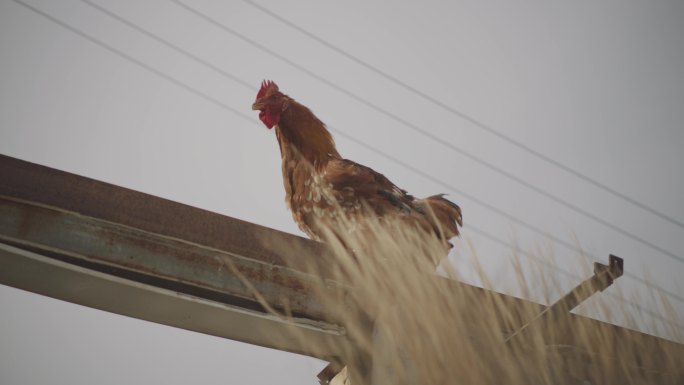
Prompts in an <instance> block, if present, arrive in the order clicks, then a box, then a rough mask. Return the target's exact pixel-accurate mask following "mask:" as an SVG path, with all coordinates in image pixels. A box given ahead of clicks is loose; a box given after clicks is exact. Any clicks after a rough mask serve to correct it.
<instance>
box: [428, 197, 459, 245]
mask: <svg viewBox="0 0 684 385" xmlns="http://www.w3.org/2000/svg"><path fill="white" fill-rule="evenodd" d="M422 201H423V202H424V203H426V204H427V205H428V206H429V207H430V211H432V214H429V215H428V216H429V217H430V222H431V224H432V227H433V228H434V229H435V232H436V233H437V234H440V235H441V234H444V238H445V239H444V240H445V241H446V240H448V239H450V238H453V237H455V236H458V235H459V234H460V232H459V230H458V227H459V226H461V227H463V216H462V214H461V208H460V207H459V206H458V205H457V204H456V203H454V202H451V201H450V200H448V199H445V198H444V194H438V195H433V196H430V197H427V198H425V199H422Z"/></svg>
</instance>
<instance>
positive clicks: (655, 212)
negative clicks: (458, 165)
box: [243, 0, 684, 229]
mask: <svg viewBox="0 0 684 385" xmlns="http://www.w3.org/2000/svg"><path fill="white" fill-rule="evenodd" d="M243 1H244V2H245V3H247V4H248V5H250V6H252V7H254V8H256V9H258V10H259V11H261V12H263V13H265V14H267V15H269V16H271V17H272V18H274V19H276V20H278V21H280V22H281V23H283V24H285V25H287V26H288V27H290V28H292V29H294V30H296V31H298V32H300V33H301V34H303V35H305V36H307V37H309V38H310V39H313V40H315V41H317V42H318V43H320V44H322V45H324V46H325V47H327V48H329V49H331V50H333V51H335V52H337V53H338V54H340V55H342V56H344V57H346V58H347V59H349V60H351V61H353V62H355V63H357V64H359V65H361V66H362V67H364V68H366V69H368V70H370V71H372V72H374V73H375V74H377V75H380V76H382V77H383V78H385V79H387V80H389V81H391V82H392V83H394V84H396V85H398V86H399V87H402V88H403V89H405V90H407V91H409V92H411V93H413V94H414V95H417V96H419V97H421V98H423V99H424V100H427V101H428V102H430V103H432V104H434V105H436V106H438V107H440V108H442V109H443V110H445V111H448V112H450V113H452V114H454V115H456V116H458V117H459V118H461V119H463V120H465V121H467V122H469V123H471V124H473V125H474V126H475V127H477V128H479V129H481V130H484V131H486V132H488V133H490V134H491V135H494V136H496V137H498V138H499V139H502V140H504V141H506V142H508V143H509V144H512V145H513V146H515V147H518V148H519V149H521V150H523V151H525V152H527V153H529V154H531V155H533V156H535V157H536V158H538V159H541V160H543V161H545V162H547V163H550V164H552V165H553V166H556V167H557V168H559V169H561V170H563V171H565V172H567V173H569V174H571V175H573V176H575V177H577V178H579V179H581V180H583V181H585V182H587V183H589V184H591V185H593V186H594V187H598V188H599V189H601V190H603V191H605V192H608V193H610V194H612V195H614V196H616V197H618V198H620V199H622V200H624V201H626V202H629V203H631V204H633V205H635V206H637V207H639V208H641V209H643V210H645V211H647V212H649V213H651V214H653V215H655V216H657V217H659V218H661V219H663V220H665V221H668V222H670V223H672V224H674V225H676V226H679V227H680V228H682V229H684V222H681V221H679V220H677V219H675V218H673V217H671V216H669V215H667V214H665V213H662V212H660V211H658V210H656V209H654V208H652V207H650V206H648V205H646V204H644V203H641V202H639V201H637V200H636V199H634V198H631V197H629V196H627V195H625V194H623V193H621V192H619V191H617V190H615V189H613V188H611V187H609V186H607V185H605V184H603V183H601V182H599V181H597V180H595V179H593V178H591V177H589V176H588V175H586V174H584V173H581V172H579V171H577V170H575V169H573V168H571V167H569V166H567V165H565V164H563V163H561V162H560V161H557V160H555V159H553V158H552V157H550V156H547V155H544V154H542V153H541V152H539V151H537V150H535V149H533V148H531V147H530V146H528V145H526V144H524V143H522V142H520V141H518V140H516V139H514V138H512V137H510V136H508V135H506V134H504V133H502V132H501V131H498V130H496V129H494V128H493V127H491V126H489V125H487V124H485V123H483V122H481V121H480V120H477V119H475V118H473V117H472V116H470V115H468V114H466V113H464V112H462V111H459V110H458V109H456V108H454V107H451V106H449V105H447V104H445V103H444V102H442V101H440V100H439V99H437V98H434V97H432V96H430V95H429V94H427V93H425V92H423V91H421V90H419V89H417V88H415V87H413V86H411V85H409V84H408V83H406V82H404V81H402V80H400V79H398V78H396V77H394V76H392V75H390V74H388V73H387V72H385V71H383V70H381V69H379V68H378V67H375V66H374V65H372V64H370V63H368V62H366V61H365V60H363V59H361V58H359V57H358V56H355V55H353V54H351V53H349V52H347V51H344V50H343V49H341V48H339V47H337V46H336V45H334V44H332V43H330V42H328V41H327V40H324V39H322V38H320V37H318V36H316V35H315V34H313V33H311V32H309V31H308V30H306V29H304V28H302V27H300V26H298V25H296V24H295V23H293V22H291V21H289V20H288V19H286V18H284V17H282V16H280V15H278V14H277V13H275V12H272V11H271V10H269V9H268V8H266V7H263V6H262V5H260V4H258V3H256V2H255V1H253V0H243Z"/></svg>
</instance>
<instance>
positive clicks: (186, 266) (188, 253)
mask: <svg viewBox="0 0 684 385" xmlns="http://www.w3.org/2000/svg"><path fill="white" fill-rule="evenodd" d="M0 243H4V244H3V245H0V246H1V248H0V250H1V251H0V283H2V284H7V285H10V286H14V287H18V288H22V289H24V290H28V291H32V292H35V293H39V294H43V295H47V296H51V297H54V298H59V299H63V300H66V301H70V302H74V303H79V304H82V305H85V306H90V307H94V308H98V309H102V310H107V311H111V312H114V313H118V314H124V315H128V316H133V317H137V318H141V319H146V320H149V321H152V322H158V323H162V324H166V325H171V326H177V327H181V328H186V329H189V330H195V331H198V332H203V333H208V334H212V335H217V336H222V337H226V338H231V339H235V340H238V341H243V342H248V343H253V344H257V345H261V346H267V347H272V348H276V349H281V350H286V351H290V352H296V353H302V354H307V355H311V356H315V357H320V358H324V359H328V358H330V357H331V356H335V355H336V354H337V352H336V350H337V349H335V347H343V348H345V347H347V346H349V345H348V344H350V343H351V342H350V341H348V339H347V337H346V335H345V332H344V328H343V327H342V325H340V322H339V321H338V320H335V319H331V318H330V316H329V315H328V314H331V313H328V312H326V311H325V308H324V305H323V304H322V303H320V302H319V301H318V300H317V298H316V296H315V295H314V293H316V292H318V291H319V290H333V291H335V295H339V298H340V300H341V301H344V300H345V295H344V290H343V288H342V285H340V284H336V283H334V282H331V281H330V280H329V278H330V276H331V275H330V274H329V271H330V270H329V267H330V266H334V258H333V256H332V253H331V252H330V251H329V250H328V249H327V248H326V247H325V246H324V245H322V244H320V243H316V242H312V241H309V240H305V239H303V238H300V237H296V236H293V235H289V234H286V233H283V232H279V231H276V230H272V229H268V228H265V227H262V226H258V225H255V224H251V223H247V222H244V221H240V220H237V219H234V218H230V217H226V216H223V215H220V214H217V213H212V212H209V211H206V210H202V209H198V208H194V207H190V206H187V205H183V204H180V203H177V202H172V201H169V200H166V199H163V198H159V197H154V196H151V195H148V194H144V193H140V192H136V191H133V190H129V189H126V188H122V187H119V186H114V185H111V184H107V183H104V182H100V181H95V180H92V179H89V178H85V177H81V176H77V175H74V174H70V173H66V172H63V171H59V170H55V169H51V168H48V167H44V166H40V165H36V164H32V163H29V162H25V161H21V160H18V159H14V158H11V157H6V156H2V155H0ZM311 268H313V269H314V270H313V271H316V274H317V275H316V276H314V275H312V274H309V273H307V271H312V270H311ZM434 279H436V280H438V281H439V284H441V285H444V286H445V290H452V291H453V292H454V295H463V296H464V297H466V298H481V299H482V302H483V303H484V302H485V301H495V302H496V303H499V304H502V306H500V307H497V309H498V310H497V311H501V312H503V313H505V314H500V315H499V317H497V319H496V322H498V323H499V328H500V330H501V333H502V336H503V335H508V334H510V333H511V332H513V331H515V330H517V329H519V328H520V327H521V326H522V325H523V324H524V323H525V321H526V320H529V319H532V317H533V316H534V315H535V314H539V313H540V312H541V311H543V310H544V308H545V307H544V306H542V305H540V304H536V303H533V302H530V301H525V300H522V299H519V298H515V297H511V296H507V295H502V294H499V293H494V292H491V291H487V290H484V289H481V288H477V287H473V286H469V285H465V284H462V283H458V282H455V281H450V280H446V279H441V278H434ZM264 305H266V306H267V307H269V308H271V309H272V310H275V311H276V312H284V313H288V314H291V315H292V316H293V317H292V318H290V319H284V318H279V317H275V316H273V315H272V313H270V312H269V311H267V310H266V309H265V308H264ZM349 308H350V309H353V305H351V304H350V306H349ZM468 317H471V318H472V321H473V322H478V320H479V318H478V317H480V315H479V314H477V311H475V310H474V311H473V312H472V313H469V314H468ZM566 318H567V319H566V320H565V322H566V325H567V327H568V328H571V329H576V330H592V333H594V334H595V335H601V336H604V337H605V338H603V343H604V344H609V345H610V346H611V347H612V351H615V352H620V351H636V350H638V349H642V348H643V349H649V351H661V352H664V353H663V354H667V355H669V356H672V357H676V356H680V357H684V348H683V347H682V345H680V344H676V343H674V342H671V341H666V340H664V339H661V338H657V337H653V336H649V335H646V334H644V333H639V332H636V331H633V330H629V329H626V328H620V327H617V326H615V325H610V324H607V323H604V322H600V321H596V320H592V319H588V318H586V317H581V316H577V315H573V314H570V315H569V316H568V317H566ZM544 329H545V330H549V335H548V336H545V337H548V341H550V343H554V344H559V345H571V346H573V347H576V348H577V349H582V350H586V351H592V349H593V348H595V346H592V341H587V339H586V338H578V337H577V336H576V335H573V334H572V333H567V332H565V331H560V332H554V328H544ZM293 330H295V331H296V332H297V333H292V331H293ZM297 334H298V335H299V337H300V338H293V335H297ZM303 340H304V341H306V344H302V341H303ZM340 350H342V349H340ZM649 365H652V367H651V368H649V369H652V370H660V369H663V368H666V366H665V367H663V368H660V366H661V365H659V362H658V360H654V361H653V362H652V363H649Z"/></svg>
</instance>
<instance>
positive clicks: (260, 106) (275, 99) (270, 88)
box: [252, 80, 289, 128]
mask: <svg viewBox="0 0 684 385" xmlns="http://www.w3.org/2000/svg"><path fill="white" fill-rule="evenodd" d="M288 100H289V98H288V97H287V96H286V95H285V94H283V93H282V92H280V91H279V90H278V85H277V84H275V83H274V82H273V81H271V80H264V81H263V82H262V83H261V88H260V89H259V93H257V97H256V100H255V101H254V104H252V110H255V111H256V110H259V119H261V121H262V122H264V125H266V127H268V128H273V126H275V125H276V124H278V122H279V121H280V115H281V114H282V113H283V111H285V110H286V109H287V107H288V105H289V102H288Z"/></svg>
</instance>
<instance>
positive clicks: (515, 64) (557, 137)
mask: <svg viewBox="0 0 684 385" xmlns="http://www.w3.org/2000/svg"><path fill="white" fill-rule="evenodd" d="M23 1H24V0H22V2H23ZM93 3H94V4H96V5H97V7H101V8H103V9H104V11H103V9H98V8H97V7H94V6H92V5H89V4H87V3H86V2H82V1H80V0H62V1H47V0H45V1H36V0H26V1H25V4H27V5H28V6H22V5H21V4H19V3H18V2H16V1H12V0H0V90H1V91H0V152H1V153H3V154H6V155H10V156H14V157H18V158H20V159H24V160H28V161H31V162H36V163H39V164H43V165H47V166H51V167H55V168H58V169H62V170H66V171H69V172H73V173H76V174H80V175H84V176H87V177H91V178H95V179H99V180H103V181H106V182H110V183H114V184H117V185H121V186H125V187H128V188H132V189H135V190H138V191H143V192H146V193H150V194H154V195H158V196H161V197H164V198H168V199H172V200H175V201H179V202H182V203H186V204H190V205H193V206H196V207H201V208H204V209H208V210H211V211H215V212H219V213H222V214H225V215H229V216H232V217H237V218H240V219H244V220H247V221H250V222H254V223H258V224H261V225H265V226H268V227H272V228H276V229H279V230H284V231H288V232H291V233H294V234H300V235H301V233H300V232H299V231H298V229H297V228H296V226H295V225H294V223H293V221H292V219H291V217H290V214H289V212H288V211H287V210H286V208H285V204H284V202H283V197H284V191H283V187H282V182H281V176H280V155H279V151H278V148H277V144H276V139H275V135H274V133H273V131H269V130H267V129H266V128H265V127H264V126H263V125H261V124H260V122H259V121H258V119H257V116H256V113H254V112H252V111H250V105H251V103H252V102H253V100H254V97H255V93H256V90H257V88H258V85H259V83H260V82H261V80H262V79H264V78H269V79H273V80H275V81H276V82H277V83H278V84H279V85H280V88H281V90H283V91H284V92H286V93H288V94H289V95H290V96H292V97H294V98H296V99H297V100H299V101H300V102H302V103H303V104H305V105H307V106H309V107H310V108H312V110H313V111H314V112H315V113H316V114H317V115H318V116H319V117H320V118H321V119H322V120H323V121H324V122H326V123H327V124H328V125H329V126H330V127H331V128H332V129H333V130H334V131H336V132H337V134H335V136H336V139H337V143H338V147H339V150H340V152H341V153H342V154H343V156H345V157H347V158H350V159H354V160H356V161H358V162H360V163H363V164H365V165H368V166H370V167H372V168H374V169H376V170H377V171H380V172H382V173H384V174H385V175H386V176H388V177H389V178H390V179H392V180H393V181H394V182H395V183H397V184H398V185H399V186H401V187H403V188H405V189H407V190H409V191H410V192H411V193H413V194H414V195H417V196H425V195H430V194H434V193H439V192H445V193H449V194H450V198H451V199H453V200H454V201H456V202H458V203H459V204H460V205H461V207H462V208H463V212H464V220H465V227H464V231H463V233H464V237H463V238H462V240H460V241H457V242H456V250H455V252H454V253H453V255H452V256H451V258H452V261H454V263H455V264H456V265H457V267H458V268H459V269H460V270H461V271H462V275H463V278H464V280H466V281H471V282H473V281H475V279H474V278H473V276H472V275H471V274H470V273H469V272H470V271H471V270H472V266H470V264H469V262H468V256H469V255H470V251H469V250H468V248H467V242H465V241H466V240H470V241H471V242H472V244H473V245H474V246H475V248H476V250H477V253H478V255H479V257H480V259H481V261H482V263H483V265H484V266H485V269H486V270H487V272H488V273H489V274H490V275H491V276H492V277H495V278H496V282H497V283H498V285H500V287H499V290H502V291H507V292H511V293H514V294H515V293H516V292H515V291H514V290H513V287H514V281H513V280H512V279H510V277H511V276H512V273H511V271H510V264H508V262H507V258H508V255H509V254H510V252H511V246H508V245H505V244H502V243H500V242H497V241H493V240H492V239H491V238H492V237H494V238H496V239H498V240H499V241H503V243H510V242H512V241H513V240H515V241H516V242H517V245H519V246H520V248H522V249H523V250H525V251H530V252H533V253H537V254H539V253H543V254H545V255H553V256H554V257H555V259H556V261H557V263H558V265H559V267H561V268H563V269H565V270H566V271H569V272H571V273H572V274H575V275H576V277H586V272H583V271H582V269H581V268H580V266H579V264H578V263H577V259H576V258H575V257H574V256H575V255H576V254H577V251H576V250H575V249H574V248H578V247H581V248H582V249H584V250H586V252H587V253H588V254H590V256H592V257H593V258H595V259H600V260H605V259H606V258H607V256H608V254H610V253H614V254H617V255H620V256H622V257H623V258H624V259H625V261H626V262H625V263H626V269H627V271H628V272H629V274H630V275H629V276H626V277H623V278H621V279H620V280H619V281H618V282H617V283H616V285H614V287H611V288H610V289H608V290H607V291H606V292H605V293H603V294H602V295H601V296H602V298H605V299H606V300H608V301H614V303H618V299H617V293H618V292H620V291H621V292H622V293H624V295H625V296H627V297H632V296H640V298H636V297H635V298H632V299H631V301H632V302H634V303H637V304H638V305H640V306H642V307H643V308H642V311H643V310H645V311H647V312H650V313H656V314H657V313H659V312H661V308H660V305H659V304H658V303H657V301H653V300H652V299H651V297H650V294H648V293H649V291H648V290H647V288H646V287H645V286H644V284H643V279H644V277H649V280H650V282H652V283H655V284H657V285H659V286H660V287H662V288H663V289H665V290H666V291H667V293H669V300H670V301H671V302H672V304H673V306H675V308H676V309H678V310H679V311H680V312H682V309H684V302H683V301H682V298H683V297H684V285H682V283H681V278H680V277H681V276H682V274H683V273H684V263H683V262H684V251H683V250H684V226H682V225H681V222H684V204H682V197H684V183H683V179H684V178H683V174H682V171H681V169H682V165H683V164H684V155H683V154H684V153H683V152H682V149H684V127H683V124H684V108H682V107H684V74H683V73H682V71H683V70H682V69H683V68H684V23H682V20H684V2H682V1H677V0H674V1H626V0H620V1H618V0H615V1H606V0H600V1H574V2H566V1H527V2H510V1H488V2H482V1H456V2H437V1H423V2H415V1H345V2H339V1H338V2H332V1H314V0H310V1H294V2H278V1H267V0H254V3H255V4H258V5H260V6H263V7H264V8H266V9H267V10H269V11H271V12H273V13H275V14H277V15H280V16H281V17H282V18H284V19H285V20H287V21H289V22H290V23H293V24H294V25H296V26H299V27H301V28H303V29H304V30H306V31H309V32H310V33H312V34H314V35H315V36H317V37H319V38H320V39H323V40H324V41H325V42H328V43H329V44H330V45H332V46H333V47H335V48H337V49H339V50H343V51H344V52H346V53H348V54H349V55H352V56H353V57H354V58H357V59H359V60H361V61H362V62H364V63H367V64H370V65H371V66H372V67H373V68H377V69H380V70H381V71H382V72H383V73H385V74H387V75H389V77H383V76H382V75H379V74H378V73H377V72H376V71H373V70H371V69H369V68H368V67H364V66H363V65H361V64H359V62H357V61H355V60H353V59H350V57H346V56H344V55H343V54H340V52H338V51H336V50H334V49H331V47H330V46H326V45H325V44H322V43H321V42H320V41H316V40H314V39H312V38H311V37H310V36H307V35H306V34H303V33H302V32H301V31H297V30H296V29H294V28H292V27H291V26H288V25H287V24H285V23H283V22H282V21H279V20H276V19H274V18H273V17H272V16H270V15H269V14H268V13H266V12H264V11H263V10H260V9H259V8H258V7H255V6H254V5H253V4H250V3H249V2H243V1H237V0H235V1H218V0H197V1H191V0H184V4H186V6H182V5H179V4H177V3H174V2H173V1H167V0H149V1H134V0H127V1H105V0H93ZM30 7H32V8H34V9H33V10H32V9H31V8H30ZM107 12H108V13H110V14H107ZM41 13H43V14H44V15H41ZM45 15H48V16H49V17H50V18H54V19H55V20H57V21H58V22H55V20H50V19H49V18H47V17H46V16H45ZM202 15H204V16H202ZM116 17H118V18H120V19H118V20H117V19H116ZM122 20H123V21H122ZM212 20H213V22H212ZM58 23H62V24H65V25H67V26H69V28H72V29H73V30H70V29H68V28H66V27H65V26H64V25H59V24H58ZM126 23H129V24H126ZM131 25H133V26H134V27H131ZM222 26H223V27H222ZM136 28H140V29H143V30H144V31H147V32H148V33H150V34H152V35H154V36H157V37H158V38H156V39H155V38H153V37H150V35H147V34H146V33H145V32H142V31H141V30H139V29H136ZM84 36H86V37H84ZM164 42H166V43H164ZM173 47H176V48H173ZM179 50H180V51H179ZM183 52H185V53H183ZM391 78H394V79H398V80H399V81H400V82H403V83H404V84H407V85H409V86H410V87H412V88H414V89H416V90H418V91H419V92H421V93H423V94H425V95H427V96H428V97H429V98H432V99H434V100H432V101H431V100H429V99H428V98H425V97H422V96H420V95H419V94H418V93H416V92H413V91H411V90H409V89H407V88H406V87H403V86H401V85H399V84H397V82H394V81H392V80H391ZM435 101H437V102H435ZM235 111H237V112H239V114H241V115H238V114H236V113H235ZM453 111H458V112H459V113H462V114H466V115H467V116H469V117H471V118H474V119H476V120H477V121H479V122H481V123H483V124H484V125H486V126H487V127H488V128H492V129H494V130H496V132H498V133H500V134H503V135H504V136H505V137H506V138H509V139H511V140H512V141H515V142H517V143H520V144H522V145H523V146H525V147H526V148H528V149H531V150H532V151H534V152H537V153H540V154H542V155H543V156H544V157H546V158H549V159H553V160H554V161H555V162H559V163H560V164H562V165H564V166H566V167H568V168H570V169H572V170H575V171H576V172H577V173H578V174H581V175H583V176H585V177H586V178H589V179H591V180H594V181H598V182H600V183H601V184H602V185H604V186H607V187H608V188H610V189H612V190H615V191H619V192H620V193H621V194H624V195H625V196H628V197H629V198H631V199H633V200H635V201H637V202H639V203H640V204H642V205H645V206H647V207H649V208H651V209H653V210H655V211H657V212H660V213H662V214H665V215H666V216H668V217H669V218H671V219H673V220H674V221H671V220H667V219H664V218H663V217H661V216H658V215H655V214H653V213H652V212H649V211H647V210H645V209H643V208H640V207H637V206H636V205H634V204H633V203H630V202H627V201H626V200H624V199H622V198H619V197H617V196H616V195H615V194H612V193H610V192H608V191H606V190H605V189H603V188H600V187H597V186H596V185H593V184H591V183H589V182H587V181H586V180H584V179H582V178H580V177H577V175H573V174H572V173H569V172H567V171H564V170H562V169H560V168H559V167H557V166H555V165H553V164H550V163H549V162H548V161H545V160H543V159H540V157H538V156H535V155H533V154H532V153H531V152H530V151H526V150H524V149H522V148H521V147H520V146H516V145H514V144H512V143H511V141H510V140H506V139H502V138H501V137H500V136H497V135H496V134H492V133H490V132H488V131H487V130H485V129H482V127H479V126H478V125H477V124H474V123H473V122H472V121H468V120H467V119H463V118H462V117H459V116H458V114H457V113H454V112H453ZM350 138H352V139H350ZM382 153H384V154H387V155H390V156H391V157H394V158H396V159H398V160H400V161H401V162H403V163H404V164H401V163H398V162H396V161H394V160H392V159H390V158H388V157H386V156H383V155H382ZM406 165H410V166H411V167H412V168H410V167H406ZM676 222H679V224H677V223H676ZM611 226H612V227H611ZM533 229H534V230H533ZM483 232H484V233H486V235H483ZM523 258H527V257H524V256H523ZM552 277H553V278H554V280H556V281H557V282H559V283H560V285H561V289H567V288H570V287H571V286H572V285H573V284H574V283H576V282H577V281H578V280H579V278H572V277H568V276H567V275H563V274H561V273H554V275H553V276H552ZM611 296H612V297H611ZM677 297H678V298H677ZM535 299H536V300H544V298H543V297H541V298H535ZM554 299H555V298H550V300H554ZM0 306H2V309H3V311H2V312H1V313H0V382H2V383H3V384H43V383H52V384H55V383H56V384H124V383H125V384H138V383H166V384H185V383H202V384H266V383H276V382H278V383H285V384H301V383H304V384H314V383H316V382H315V374H316V373H317V372H318V370H320V368H322V366H323V363H321V362H320V361H316V360H313V359H309V358H303V357H299V356H295V355H290V354H285V353H281V352H276V351H270V350H267V349H263V348H257V347H253V346H247V345H244V344H240V343H236V342H232V341H227V340H222V339H218V338H214V337H209V336H204V335H199V334H196V333H190V332H186V331H183V330H177V329H172V328H169V327H163V326H159V325H156V324H151V323H147V322H143V321H139V320H135V319H130V318H125V317H120V316H116V315H112V314H108V313H104V312H100V311H96V310H92V309H87V308H83V307H80V306H76V305H72V304H66V303H63V302H59V301H56V300H52V299H48V298H45V297H40V296H37V295H33V294H28V293H25V292H20V291H18V290H15V289H11V288H7V287H4V286H0ZM624 306H626V308H627V309H629V311H632V312H636V311H638V310H637V309H635V308H634V307H633V305H624ZM585 308H586V309H584V310H583V311H585V312H587V313H588V314H592V315H594V316H596V314H595V313H592V311H591V309H590V304H589V306H585Z"/></svg>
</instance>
